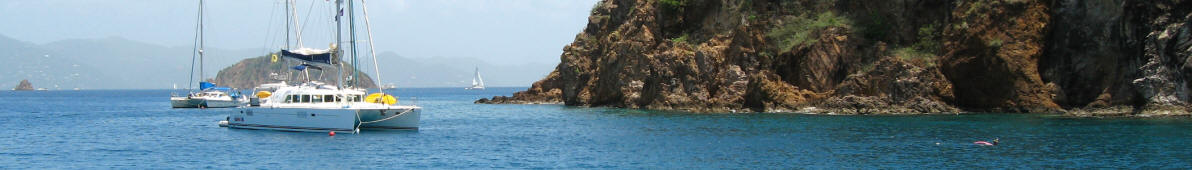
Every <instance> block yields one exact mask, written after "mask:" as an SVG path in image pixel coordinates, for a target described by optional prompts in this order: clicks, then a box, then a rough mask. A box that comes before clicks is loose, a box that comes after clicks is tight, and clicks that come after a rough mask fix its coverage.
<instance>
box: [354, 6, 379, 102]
mask: <svg viewBox="0 0 1192 170" xmlns="http://www.w3.org/2000/svg"><path fill="white" fill-rule="evenodd" d="M360 5H363V6H360V9H362V10H364V11H363V12H364V30H365V31H366V32H365V33H368V52H369V55H371V56H372V59H373V71H374V72H373V73H375V74H377V79H376V81H374V83H376V82H384V81H381V66H378V65H379V64H377V46H376V41H373V36H372V24H371V23H370V22H369V21H368V3H367V2H365V0H360ZM377 91H379V92H381V94H384V93H385V92H384V89H381V86H377Z"/></svg>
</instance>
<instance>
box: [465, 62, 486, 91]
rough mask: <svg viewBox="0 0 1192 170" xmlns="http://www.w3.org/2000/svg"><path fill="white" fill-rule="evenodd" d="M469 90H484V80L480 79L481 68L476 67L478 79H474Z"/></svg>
mask: <svg viewBox="0 0 1192 170" xmlns="http://www.w3.org/2000/svg"><path fill="white" fill-rule="evenodd" d="M464 89H468V90H484V78H480V67H476V77H472V87H468V88H464Z"/></svg>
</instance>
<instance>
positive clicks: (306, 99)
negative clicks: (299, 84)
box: [302, 95, 310, 103]
mask: <svg viewBox="0 0 1192 170" xmlns="http://www.w3.org/2000/svg"><path fill="white" fill-rule="evenodd" d="M302 103H310V95H302Z"/></svg>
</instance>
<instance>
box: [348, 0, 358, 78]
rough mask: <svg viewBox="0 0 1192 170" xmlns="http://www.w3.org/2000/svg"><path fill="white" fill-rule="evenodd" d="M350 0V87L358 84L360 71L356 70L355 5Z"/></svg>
mask: <svg viewBox="0 0 1192 170" xmlns="http://www.w3.org/2000/svg"><path fill="white" fill-rule="evenodd" d="M353 4H355V3H353V2H352V0H348V39H349V41H348V44H349V45H351V46H352V71H351V72H352V80H350V81H351V84H352V87H357V86H359V83H360V73H358V72H357V71H356V67H359V64H356V7H355V5H353Z"/></svg>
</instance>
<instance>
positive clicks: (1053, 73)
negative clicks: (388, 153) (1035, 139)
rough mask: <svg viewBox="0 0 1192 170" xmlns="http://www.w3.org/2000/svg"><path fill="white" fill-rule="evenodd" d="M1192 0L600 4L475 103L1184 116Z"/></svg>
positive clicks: (1191, 70)
mask: <svg viewBox="0 0 1192 170" xmlns="http://www.w3.org/2000/svg"><path fill="white" fill-rule="evenodd" d="M1189 5H1192V4H1189V3H1188V2H1183V1H1162V0H1160V1H1126V2H1116V1H1009V0H994V1H958V2H950V1H928V0H910V1H833V0H829V1H818V0H794V1H713V0H605V1H601V2H598V4H597V6H596V7H595V8H593V9H592V12H591V16H590V17H588V25H587V27H586V28H585V29H584V30H583V32H581V33H580V34H579V35H576V37H575V41H574V42H573V43H571V44H570V45H567V46H565V47H564V48H563V53H562V55H561V63H559V65H558V66H557V67H555V70H554V71H553V72H551V73H550V75H548V76H547V77H546V78H544V79H542V80H540V81H538V82H536V83H534V84H533V85H532V86H531V88H529V89H527V90H526V91H521V92H517V93H514V94H513V96H512V97H506V96H496V97H493V98H491V99H481V100H478V101H476V103H564V104H566V105H573V106H610V107H622V108H643V109H657V110H678V111H688V112H719V113H729V112H800V113H834V114H923V113H926V114H934V113H961V112H1000V113H1006V112H1011V113H1065V114H1068V115H1075V116H1144V117H1145V116H1187V115H1190V114H1189V113H1190V112H1189V111H1190V107H1189V100H1190V98H1192V96H1189V94H1190V91H1189V89H1192V83H1189V81H1190V80H1192V22H1190V21H1192V20H1189V19H1192V18H1189V16H1192V15H1189V13H1190V12H1192V10H1188V8H1187V6H1189Z"/></svg>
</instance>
